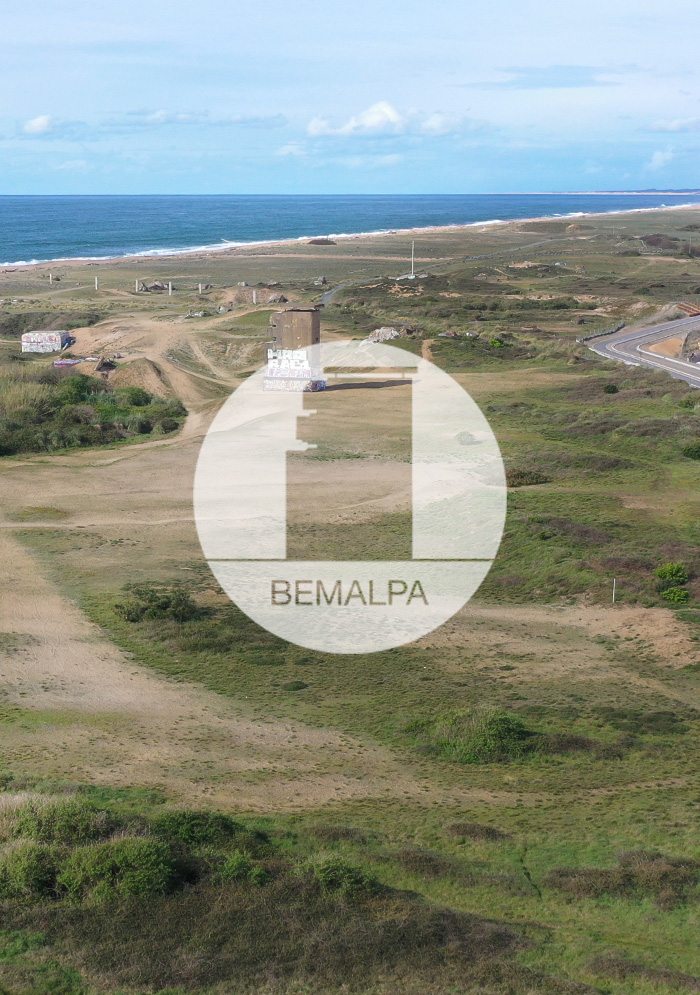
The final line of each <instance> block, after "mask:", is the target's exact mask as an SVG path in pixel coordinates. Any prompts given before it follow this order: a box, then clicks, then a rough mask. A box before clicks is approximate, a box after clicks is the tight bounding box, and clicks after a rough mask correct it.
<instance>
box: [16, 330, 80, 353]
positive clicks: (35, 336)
mask: <svg viewBox="0 0 700 995" xmlns="http://www.w3.org/2000/svg"><path fill="white" fill-rule="evenodd" d="M72 341H73V340H72V338H71V334H70V332H66V331H51V332H25V333H24V334H23V335H22V352H60V351H61V349H65V348H66V346H67V345H70V343H71V342H72Z"/></svg>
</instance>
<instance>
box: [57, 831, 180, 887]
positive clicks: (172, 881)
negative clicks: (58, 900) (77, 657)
mask: <svg viewBox="0 0 700 995" xmlns="http://www.w3.org/2000/svg"><path fill="white" fill-rule="evenodd" d="M178 883H179V875H178V871H177V866H176V863H175V860H174V858H173V855H172V853H171V851H170V847H168V846H167V845H166V844H165V843H161V842H160V841H159V840H152V839H144V838H140V837H125V838H123V839H118V840H110V841H109V842H107V843H93V844H91V845H89V846H81V847H78V848H77V849H76V850H74V851H73V853H71V854H70V856H69V857H68V858H67V860H66V861H65V863H64V865H63V868H62V870H61V872H60V874H59V875H58V878H57V884H58V887H59V888H60V889H64V890H65V891H66V892H67V893H68V894H69V895H71V896H72V897H74V898H86V897H88V896H89V897H91V898H94V899H100V900H103V899H107V898H111V897H113V896H120V895H133V896H138V897H140V898H147V897H149V896H152V895H165V894H167V893H168V892H170V891H173V890H174V889H175V888H176V887H177V885H178Z"/></svg>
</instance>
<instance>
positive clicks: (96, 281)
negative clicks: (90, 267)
mask: <svg viewBox="0 0 700 995" xmlns="http://www.w3.org/2000/svg"><path fill="white" fill-rule="evenodd" d="M99 289H100V278H99V276H96V277H95V290H99Z"/></svg>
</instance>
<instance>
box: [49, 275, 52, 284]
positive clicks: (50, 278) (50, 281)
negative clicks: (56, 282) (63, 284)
mask: <svg viewBox="0 0 700 995" xmlns="http://www.w3.org/2000/svg"><path fill="white" fill-rule="evenodd" d="M49 283H53V273H49Z"/></svg>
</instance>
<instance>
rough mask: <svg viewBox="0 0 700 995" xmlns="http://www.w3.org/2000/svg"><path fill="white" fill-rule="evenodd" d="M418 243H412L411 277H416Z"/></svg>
mask: <svg viewBox="0 0 700 995" xmlns="http://www.w3.org/2000/svg"><path fill="white" fill-rule="evenodd" d="M415 256H416V243H415V242H411V276H415Z"/></svg>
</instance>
